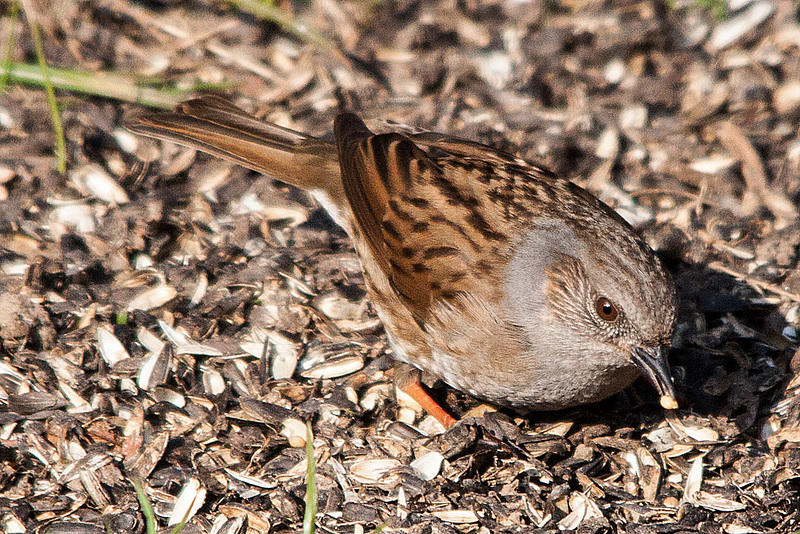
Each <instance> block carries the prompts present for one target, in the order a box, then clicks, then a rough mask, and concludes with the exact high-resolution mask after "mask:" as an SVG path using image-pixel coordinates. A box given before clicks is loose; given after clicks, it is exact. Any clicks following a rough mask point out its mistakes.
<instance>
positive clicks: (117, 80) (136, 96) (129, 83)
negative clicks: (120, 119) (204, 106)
mask: <svg viewBox="0 0 800 534" xmlns="http://www.w3.org/2000/svg"><path fill="white" fill-rule="evenodd" d="M4 74H6V75H7V76H8V79H9V80H10V81H12V82H15V83H26V84H31V85H37V86H43V85H44V83H45V80H44V76H43V75H42V73H41V72H40V71H39V69H38V68H37V67H36V66H35V65H30V64H28V63H10V64H9V65H8V66H7V67H6V68H4ZM49 78H50V81H51V83H52V84H53V86H54V87H57V88H58V89H64V90H67V91H74V92H78V93H84V94H91V95H97V96H103V97H106V98H114V99H117V100H124V101H126V102H133V103H137V104H142V105H145V106H151V107H157V108H163V109H171V108H173V107H174V106H175V104H177V103H178V102H180V101H181V100H182V95H183V94H184V93H185V92H187V91H178V90H159V89H154V88H151V87H141V86H139V85H137V83H136V82H135V80H134V79H133V78H132V77H130V76H124V75H121V74H116V73H112V72H88V71H73V70H67V69H55V68H50V69H49Z"/></svg>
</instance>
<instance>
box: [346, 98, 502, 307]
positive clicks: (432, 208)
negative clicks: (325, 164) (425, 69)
mask: <svg viewBox="0 0 800 534" xmlns="http://www.w3.org/2000/svg"><path fill="white" fill-rule="evenodd" d="M335 134H336V141H337V146H338V149H339V160H340V164H341V168H342V182H343V184H344V190H345V194H346V195H347V199H348V201H349V203H350V207H351V209H352V212H353V215H354V217H355V221H356V225H357V227H358V229H359V231H360V232H361V234H362V235H363V237H364V239H365V240H366V242H367V244H368V246H369V247H370V250H371V251H372V253H373V256H374V257H375V260H376V263H377V264H378V266H379V267H380V269H381V270H382V271H383V272H384V274H385V275H386V276H387V278H388V279H389V280H390V281H391V283H392V284H393V285H394V287H395V289H396V290H397V292H398V294H399V295H400V296H401V297H402V298H403V301H404V303H405V304H406V306H407V307H408V308H409V310H410V311H411V312H412V313H413V314H414V316H415V317H416V318H417V320H421V321H425V320H426V318H427V317H428V313H429V310H430V306H431V304H432V303H433V302H434V301H436V300H442V301H447V302H453V303H455V302H456V301H457V300H458V295H459V293H463V292H469V293H473V294H478V295H483V296H487V295H489V294H490V293H493V292H494V291H496V290H497V283H496V280H494V279H492V280H488V279H487V278H490V277H493V273H496V272H498V270H497V269H495V268H494V265H493V264H494V263H495V262H496V261H498V260H500V258H499V256H498V255H495V256H493V257H488V258H487V254H486V252H487V251H489V250H490V249H491V246H490V245H491V243H489V241H495V240H502V239H501V236H499V234H498V233H496V232H484V233H481V232H480V231H477V232H475V233H472V232H470V231H469V230H471V229H470V228H468V227H469V226H472V227H473V228H474V227H475V225H476V220H478V221H479V222H484V219H483V217H482V210H483V208H485V207H486V206H484V205H483V204H482V202H481V201H480V200H479V199H478V197H477V193H478V192H477V191H473V190H470V187H462V186H463V185H464V184H465V183H467V182H469V183H470V184H471V185H477V182H474V181H473V180H470V179H469V177H467V176H464V175H462V174H459V172H460V170H459V169H456V170H455V173H453V172H452V171H453V169H449V168H447V169H443V168H442V167H440V166H439V164H438V163H437V161H436V160H434V159H432V158H431V157H430V156H429V155H428V154H427V153H426V152H425V151H423V150H422V149H421V148H419V147H418V146H417V145H416V144H415V143H414V142H412V141H411V139H409V138H408V137H406V136H404V135H402V134H398V133H392V134H379V135H374V134H372V132H370V131H369V130H368V129H367V128H366V126H365V125H364V123H363V122H362V121H361V120H360V119H359V118H358V117H356V116H355V115H353V114H350V113H348V114H343V115H340V117H338V118H337V121H336V126H335ZM464 173H467V174H468V171H464ZM449 175H451V176H449ZM465 229H466V230H465ZM489 301H492V300H491V299H489Z"/></svg>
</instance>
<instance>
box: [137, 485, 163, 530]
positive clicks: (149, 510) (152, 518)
mask: <svg viewBox="0 0 800 534" xmlns="http://www.w3.org/2000/svg"><path fill="white" fill-rule="evenodd" d="M131 482H133V488H134V489H135V490H136V498H137V499H139V506H140V507H141V508H142V515H144V520H145V528H146V529H147V534H156V533H157V532H158V528H157V527H156V515H155V514H154V513H153V507H152V506H150V499H148V498H147V495H146V494H145V492H144V488H143V487H142V481H141V480H139V479H138V478H134V479H132V480H131Z"/></svg>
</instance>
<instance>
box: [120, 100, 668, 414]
mask: <svg viewBox="0 0 800 534" xmlns="http://www.w3.org/2000/svg"><path fill="white" fill-rule="evenodd" d="M128 128H130V129H131V130H132V131H134V132H137V133H141V134H144V135H147V136H152V137H157V138H161V139H166V140H170V141H174V142H176V143H179V144H184V145H188V146H192V147H195V148H198V149H200V150H203V151H206V152H210V153H212V154H215V155H218V156H221V157H223V158H226V159H229V160H231V161H234V162H236V163H239V164H241V165H243V166H245V167H248V168H250V169H255V170H257V171H260V172H263V173H265V174H267V175H269V176H270V177H273V178H276V179H278V180H281V181H284V182H287V183H289V184H292V185H295V186H297V187H301V188H303V189H306V190H308V191H310V192H311V194H312V195H313V196H314V197H315V198H317V199H318V200H319V202H320V203H321V204H322V205H323V206H324V207H325V208H326V209H327V210H328V211H329V212H330V214H331V216H332V217H333V219H334V220H335V221H336V222H337V223H338V224H339V225H341V226H342V227H343V228H344V229H345V230H346V231H347V233H348V234H349V235H350V236H351V237H352V239H353V243H354V244H355V249H356V252H357V253H358V256H359V257H360V259H361V263H362V265H363V269H364V277H365V280H366V285H367V288H368V290H369V295H370V297H371V299H372V302H373V304H374V305H375V309H376V310H377V312H378V315H379V316H380V318H381V320H382V321H383V324H384V326H385V328H386V333H387V335H388V336H389V341H390V344H391V346H392V349H393V351H394V357H395V358H396V359H398V360H400V361H402V362H406V363H408V364H411V365H412V366H414V367H416V368H419V369H422V370H424V371H428V372H430V373H432V374H433V375H435V376H438V377H440V378H441V379H442V380H444V381H445V382H447V383H448V384H450V385H451V386H453V387H455V388H457V389H460V390H462V391H465V392H467V393H469V394H470V395H474V396H475V397H479V398H482V399H485V400H488V401H490V402H492V403H497V404H501V405H506V406H511V407H514V408H520V409H533V410H549V409H558V408H565V407H569V406H573V405H577V404H582V403H589V402H593V401H597V400H600V399H603V398H605V397H608V396H609V395H612V394H613V393H616V392H618V391H620V390H621V389H623V388H625V387H626V386H628V385H629V384H630V383H631V382H632V381H633V380H634V379H635V378H636V377H637V376H638V375H639V374H640V373H643V374H644V375H645V376H646V377H647V378H648V379H649V381H650V382H652V384H653V385H654V386H655V387H656V389H657V390H658V392H659V393H660V395H661V404H662V406H663V407H664V408H667V409H669V408H675V407H677V403H676V401H675V395H674V389H673V384H672V378H671V377H670V374H669V368H668V365H667V361H666V358H665V351H666V347H667V346H668V345H669V344H670V340H671V337H672V334H673V330H674V323H675V307H676V298H675V288H674V285H673V282H672V280H671V278H670V276H669V275H668V274H667V272H666V271H665V270H664V268H663V267H662V265H661V264H660V262H659V260H658V259H657V258H656V256H655V254H654V253H653V251H652V250H651V249H650V247H648V246H647V244H645V242H644V241H643V240H642V239H641V238H640V237H638V236H637V235H636V233H635V232H634V230H633V229H632V228H631V227H630V225H628V224H627V223H626V222H625V221H624V220H623V219H622V218H621V217H619V216H618V215H617V214H616V213H615V212H614V211H613V210H611V209H610V208H609V207H608V206H606V205H605V204H603V203H602V202H600V200H598V199H597V198H596V197H594V196H593V195H591V194H590V193H588V192H587V191H585V190H584V189H581V188H580V187H578V186H576V185H574V184H572V183H571V182H569V181H567V180H564V179H560V178H557V177H556V176H554V175H553V174H552V173H550V172H549V171H547V170H545V169H543V168H541V167H538V166H536V165H533V164H530V163H527V162H525V161H523V160H521V159H519V158H516V157H514V156H512V155H509V154H506V153H504V152H500V151H498V150H495V149H492V148H490V147H487V146H484V145H481V144H478V143H474V142H470V141H465V140H461V139H456V138H452V137H448V136H446V135H442V134H433V133H421V134H401V133H388V134H379V135H376V134H373V133H372V132H370V131H369V130H368V129H367V127H366V126H365V125H364V123H363V122H362V121H361V120H360V119H359V118H358V117H356V116H355V115H354V114H352V113H342V114H341V115H339V116H338V117H337V119H336V121H335V124H334V134H335V143H331V142H328V141H324V140H321V139H318V138H315V137H311V136H308V135H304V134H302V133H298V132H295V131H292V130H289V129H286V128H282V127H279V126H276V125H273V124H266V123H263V122H261V121H259V120H257V119H256V118H254V117H252V116H251V115H249V114H247V113H245V112H244V111H242V110H241V109H239V108H237V107H235V106H233V105H232V104H230V103H228V102H227V101H225V100H223V99H221V98H218V97H204V98H199V99H196V100H191V101H189V102H186V103H184V104H182V105H180V106H178V108H177V109H176V110H175V111H174V112H171V113H150V114H144V115H140V116H139V117H138V118H137V119H135V121H134V122H132V123H131V124H130V125H128ZM416 387H417V388H418V384H417V385H416ZM414 391H415V392H418V390H417V389H414ZM434 411H435V408H434ZM437 415H438V416H439V417H440V419H443V420H444V422H445V424H450V423H451V422H452V419H447V417H449V416H446V415H445V414H444V412H439V413H438V414H437Z"/></svg>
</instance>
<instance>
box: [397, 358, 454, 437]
mask: <svg viewBox="0 0 800 534" xmlns="http://www.w3.org/2000/svg"><path fill="white" fill-rule="evenodd" d="M421 374H422V373H421V371H420V370H419V369H417V368H416V367H414V366H411V365H409V364H407V363H402V362H398V361H395V364H394V383H395V385H396V386H397V387H398V388H400V389H401V390H403V391H404V392H405V393H406V394H407V395H408V396H409V397H411V398H412V399H414V400H415V401H416V402H417V404H419V405H420V406H422V409H423V410H425V411H426V412H428V413H429V414H431V415H432V416H433V417H434V418H435V419H436V420H437V421H439V422H440V423H442V426H444V427H445V428H450V427H451V426H453V425H454V424H455V423H456V420H455V419H454V418H453V416H451V415H450V414H449V413H447V412H446V411H444V408H442V407H441V406H439V403H437V402H436V401H435V400H433V399H432V398H431V396H430V395H429V394H428V392H427V391H425V388H424V387H423V386H422V384H421V383H420V377H421Z"/></svg>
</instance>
